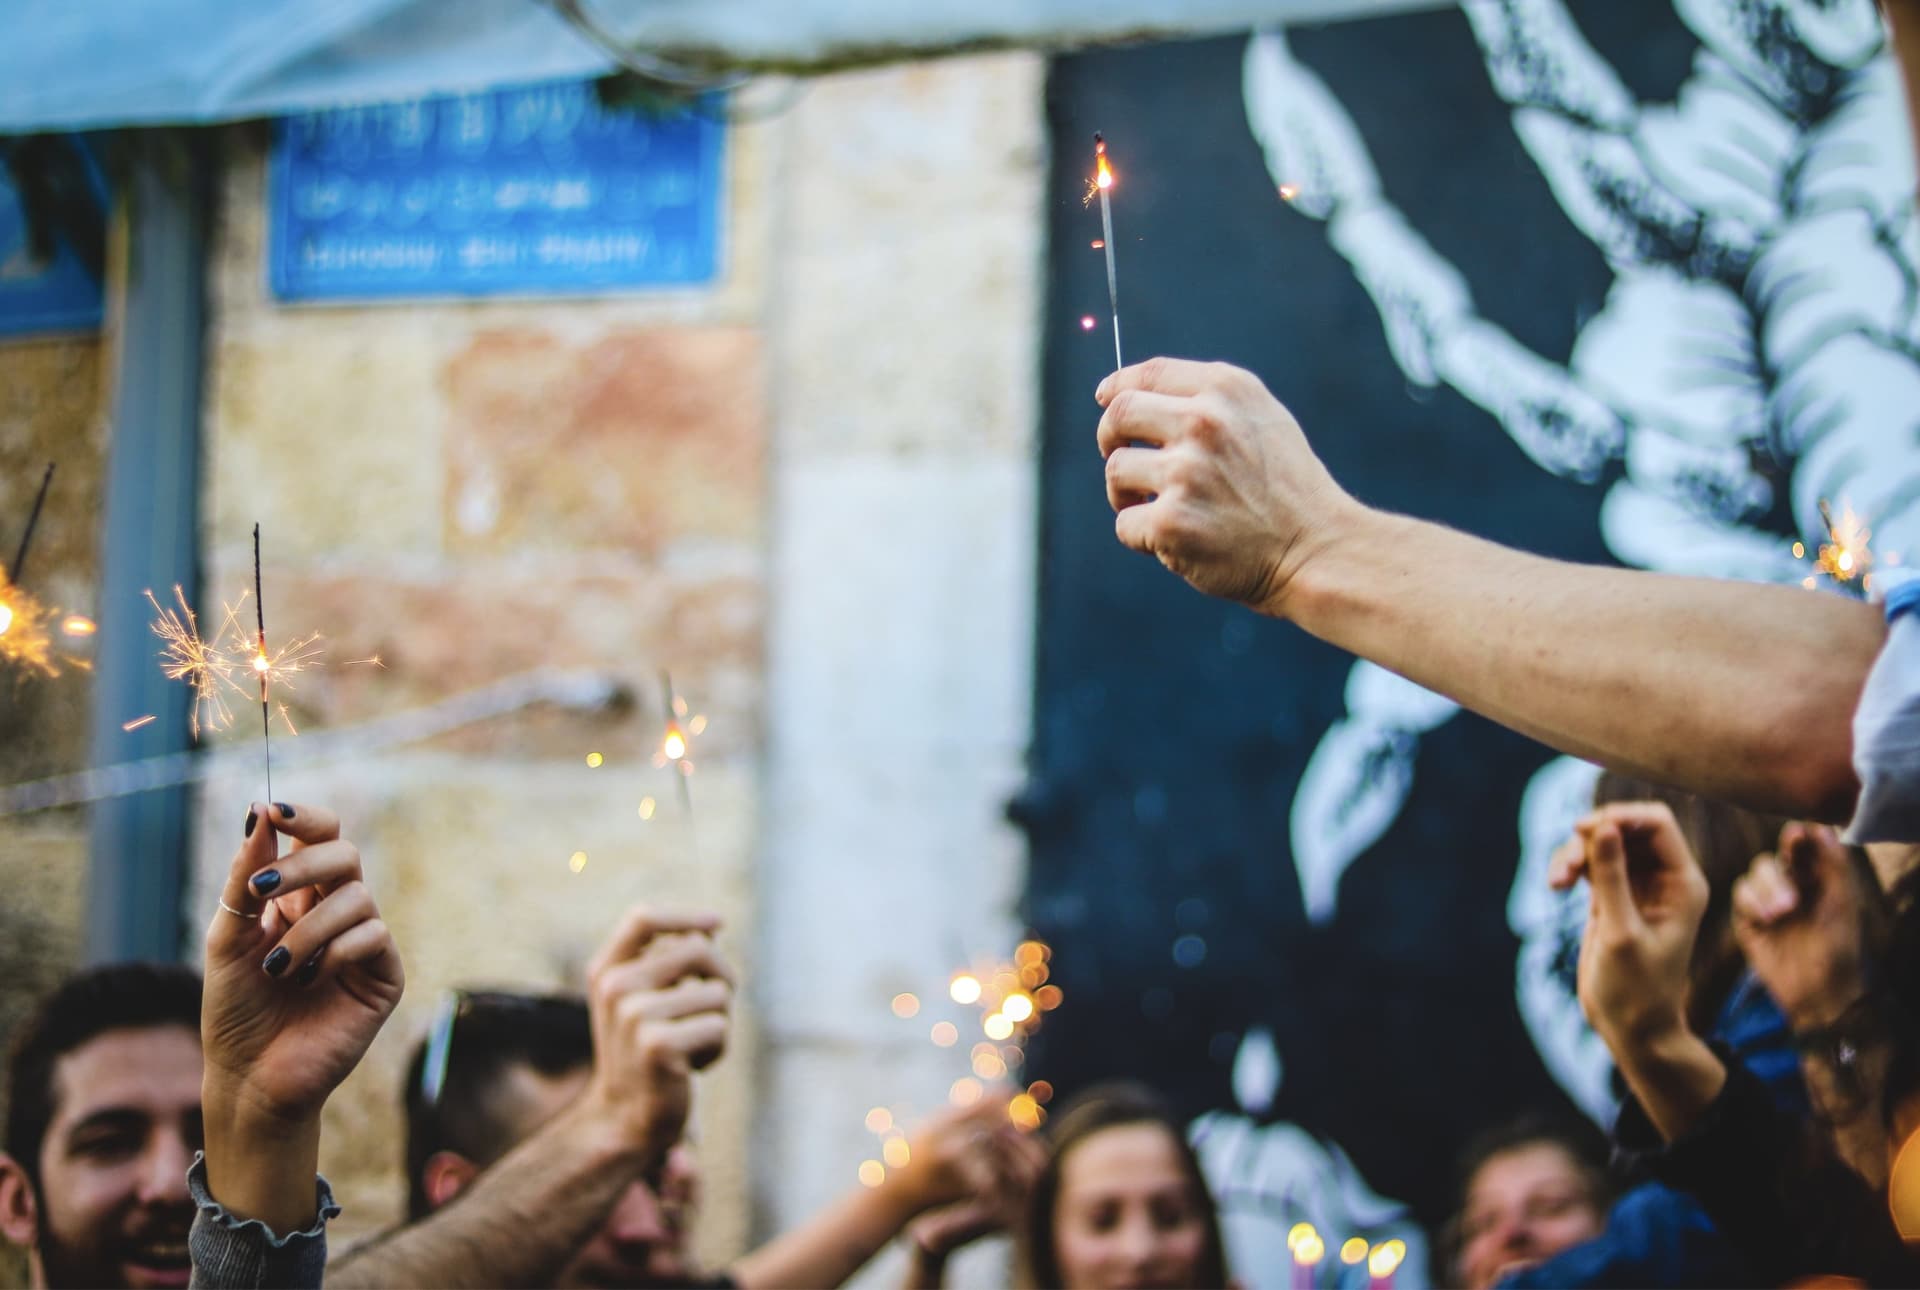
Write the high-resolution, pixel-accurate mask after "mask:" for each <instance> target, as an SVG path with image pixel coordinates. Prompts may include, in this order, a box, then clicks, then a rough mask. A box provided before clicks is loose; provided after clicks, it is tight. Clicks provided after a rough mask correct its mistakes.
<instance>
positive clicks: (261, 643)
mask: <svg viewBox="0 0 1920 1290" xmlns="http://www.w3.org/2000/svg"><path fill="white" fill-rule="evenodd" d="M253 622H254V627H255V628H256V629H257V633H258V634H257V635H256V636H255V637H254V644H255V651H256V652H255V653H254V656H253V670H254V671H255V672H258V673H259V674H260V738H261V740H262V741H263V746H264V747H265V749H266V754H267V800H268V801H269V802H271V801H272V800H273V713H272V712H271V711H270V710H269V709H268V707H267V674H268V673H269V672H270V671H272V670H273V664H272V663H271V662H270V661H268V659H267V602H266V597H265V596H264V595H262V594H261V591H260V524H259V522H258V521H257V520H256V521H255V522H254V526H253ZM289 724H291V723H289Z"/></svg>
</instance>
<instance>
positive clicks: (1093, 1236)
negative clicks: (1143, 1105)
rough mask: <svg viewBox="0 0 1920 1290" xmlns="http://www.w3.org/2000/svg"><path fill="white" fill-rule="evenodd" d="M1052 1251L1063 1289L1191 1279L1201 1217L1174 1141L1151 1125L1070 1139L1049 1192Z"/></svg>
mask: <svg viewBox="0 0 1920 1290" xmlns="http://www.w3.org/2000/svg"><path fill="white" fill-rule="evenodd" d="M1053 1220H1054V1221H1053V1232H1054V1235H1053V1240H1054V1257H1055V1259H1056V1260H1057V1261H1058V1263H1059V1267H1060V1276H1061V1279H1062V1280H1064V1281H1065V1282H1066V1284H1067V1287H1068V1290H1123V1288H1125V1287H1167V1288H1168V1290H1177V1288H1178V1287H1191V1286H1197V1285H1199V1283H1200V1276H1201V1265H1202V1264H1203V1262H1204V1261H1205V1259H1206V1253H1207V1220H1206V1216H1205V1211H1204V1210H1203V1209H1202V1200H1201V1197H1200V1196H1198V1195H1197V1194H1196V1193H1195V1187H1194V1184H1193V1182H1192V1181H1191V1180H1190V1179H1189V1177H1188V1175H1187V1170H1186V1167H1185V1160H1184V1157H1183V1156H1182V1154H1181V1151H1180V1145H1179V1143H1178V1142H1176V1141H1175V1140H1174V1138H1173V1135H1172V1134H1171V1133H1169V1132H1168V1131H1167V1130H1166V1129H1165V1128H1163V1127H1162V1126H1160V1125H1157V1124H1123V1125H1117V1126H1115V1127H1113V1128H1110V1129H1101V1130H1099V1131H1098V1132H1096V1133H1093V1134H1090V1135H1088V1136H1087V1137H1085V1138H1082V1139H1081V1140H1080V1141H1079V1142H1077V1143H1075V1144H1074V1145H1073V1147H1072V1148H1071V1149H1070V1150H1069V1151H1068V1152H1067V1156H1066V1159H1065V1160H1063V1161H1062V1162H1061V1167H1060V1191H1059V1194H1058V1195H1057V1196H1056V1197H1055V1199H1054V1211H1053Z"/></svg>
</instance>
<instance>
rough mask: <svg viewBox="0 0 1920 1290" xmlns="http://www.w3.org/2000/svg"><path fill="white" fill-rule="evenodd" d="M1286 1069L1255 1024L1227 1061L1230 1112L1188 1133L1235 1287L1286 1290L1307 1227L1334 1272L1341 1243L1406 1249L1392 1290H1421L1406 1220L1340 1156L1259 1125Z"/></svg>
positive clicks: (1291, 1127) (1303, 1134) (1416, 1228)
mask: <svg viewBox="0 0 1920 1290" xmlns="http://www.w3.org/2000/svg"><path fill="white" fill-rule="evenodd" d="M1283 1071H1284V1065H1283V1063H1282V1062H1281V1060H1280V1051H1279V1048H1278V1047H1277V1046H1276V1045H1275V1043H1274V1039H1273V1032H1272V1031H1270V1030H1268V1029H1266V1028H1265V1027H1264V1026H1256V1027H1254V1028H1253V1029H1251V1030H1249V1031H1247V1033H1246V1034H1244V1035H1242V1036H1241V1038H1240V1048H1239V1051H1238V1052H1237V1053H1236V1054H1235V1056H1234V1062H1233V1091H1234V1099H1235V1100H1236V1101H1237V1102H1238V1103H1239V1107H1240V1109H1239V1110H1238V1111H1237V1112H1227V1111H1209V1112H1207V1113H1206V1114H1205V1115H1203V1116H1201V1117H1200V1118H1198V1119H1196V1120H1195V1121H1194V1122H1193V1123H1192V1124H1191V1125H1189V1126H1188V1127H1187V1138H1188V1140H1189V1141H1190V1142H1192V1143H1193V1148H1194V1151H1195V1153H1196V1154H1197V1155H1198V1156H1199V1157H1200V1168H1201V1171H1202V1172H1203V1173H1205V1174H1206V1176H1207V1185H1208V1186H1209V1187H1211V1188H1212V1189H1213V1194H1214V1199H1215V1200H1216V1201H1217V1202H1218V1203H1219V1206H1220V1232H1221V1237H1222V1239H1224V1240H1225V1241H1226V1243H1227V1262H1228V1263H1229V1264H1230V1265H1231V1266H1232V1268H1233V1270H1234V1278H1235V1280H1236V1281H1237V1282H1238V1283H1240V1284H1242V1285H1245V1286H1247V1287H1249V1290H1269V1288H1271V1290H1287V1288H1288V1287H1290V1286H1292V1285H1293V1284H1294V1281H1293V1279H1292V1278H1293V1256H1292V1254H1291V1253H1290V1252H1289V1250H1288V1248H1287V1233H1288V1232H1289V1231H1291V1230H1292V1228H1293V1225H1294V1224H1295V1223H1312V1224H1313V1226H1314V1229H1315V1230H1316V1231H1318V1232H1319V1234H1320V1238H1321V1240H1323V1241H1324V1242H1326V1246H1327V1261H1328V1262H1330V1263H1332V1264H1333V1265H1334V1266H1338V1255H1337V1254H1335V1253H1334V1251H1336V1250H1338V1249H1339V1247H1340V1244H1341V1243H1342V1242H1343V1241H1346V1240H1347V1239H1348V1238H1350V1237H1354V1236H1359V1237H1364V1238H1365V1239H1366V1240H1367V1241H1368V1242H1369V1244H1373V1245H1378V1244H1380V1243H1382V1242H1384V1241H1392V1240H1398V1241H1402V1242H1405V1244H1406V1247H1407V1254H1406V1259H1405V1261H1404V1262H1403V1263H1402V1264H1401V1266H1400V1268H1399V1269H1398V1270H1397V1271H1396V1272H1395V1273H1394V1277H1393V1284H1394V1287H1395V1290H1426V1287H1427V1284H1428V1283H1427V1242H1426V1234H1425V1232H1424V1231H1422V1230H1421V1228H1420V1225H1419V1224H1418V1223H1416V1222H1414V1221H1413V1216H1412V1213H1411V1212H1410V1211H1409V1210H1408V1209H1407V1207H1406V1206H1405V1205H1403V1204H1401V1203H1400V1202H1399V1201H1395V1200H1389V1199H1387V1198H1386V1197H1384V1196H1381V1195H1379V1194H1377V1193H1376V1192H1375V1191H1374V1190H1373V1189H1372V1188H1371V1187H1369V1186H1368V1185H1367V1181H1366V1179H1364V1178H1362V1177H1361V1176H1360V1171H1359V1170H1358V1169H1356V1168H1354V1165H1353V1162H1352V1161H1351V1160H1349V1159H1348V1158H1347V1154H1346V1152H1344V1151H1342V1150H1341V1149H1340V1148H1339V1147H1337V1146H1335V1145H1334V1144H1333V1143H1331V1142H1326V1141H1323V1140H1321V1139H1319V1138H1316V1137H1314V1136H1313V1135H1312V1134H1311V1133H1308V1132H1307V1131H1306V1130H1305V1129H1303V1128H1301V1127H1300V1126H1299V1125H1297V1124H1288V1123H1272V1124H1267V1123H1262V1122H1261V1118H1260V1117H1263V1116H1264V1115H1265V1114H1266V1112H1267V1111H1268V1110H1270V1109H1271V1108H1272V1106H1273V1101H1274V1098H1275V1096H1276V1095H1277V1094H1278V1093H1279V1091H1280V1079H1281V1075H1282V1072H1283Z"/></svg>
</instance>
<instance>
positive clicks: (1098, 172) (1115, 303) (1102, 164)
mask: <svg viewBox="0 0 1920 1290" xmlns="http://www.w3.org/2000/svg"><path fill="white" fill-rule="evenodd" d="M1112 192H1113V168H1112V167H1111V166H1109V165H1107V141H1106V140H1105V139H1103V138H1101V137H1100V135H1099V134H1098V133H1095V134H1094V136H1093V178H1092V179H1091V180H1089V181H1088V183H1087V202H1089V203H1090V202H1092V201H1093V199H1094V198H1095V197H1096V196H1097V197H1098V198H1099V199H1100V231H1101V232H1102V233H1103V234H1104V235H1105V236H1103V237H1102V238H1101V239H1100V241H1099V242H1097V243H1095V245H1096V246H1099V247H1100V248H1101V249H1102V250H1104V251H1105V252H1106V255H1107V307H1108V308H1109V309H1110V310H1111V311H1112V313H1113V366H1114V368H1115V370H1118V369H1120V368H1122V367H1125V366H1126V363H1125V361H1124V360H1123V359H1121V357H1120V279H1119V277H1118V275H1117V274H1116V273H1115V272H1114V264H1113V201H1112V198H1111V193H1112Z"/></svg>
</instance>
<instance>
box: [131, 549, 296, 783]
mask: <svg viewBox="0 0 1920 1290" xmlns="http://www.w3.org/2000/svg"><path fill="white" fill-rule="evenodd" d="M144 594H145V595H146V597H147V603H148V604H150V605H152V606H153V608H154V612H155V614H156V615H157V617H155V618H154V620H153V623H152V628H153V634H154V635H155V636H158V637H159V638H160V641H161V648H160V670H161V671H162V672H164V673H165V674H166V676H167V679H168V680H170V681H184V682H186V684H187V685H188V686H189V687H190V688H191V689H192V690H193V708H192V710H191V713H190V715H189V725H190V728H191V730H192V732H193V738H194V739H195V741H198V740H199V738H200V732H201V731H202V730H203V729H204V730H225V729H227V728H228V727H230V726H231V725H232V724H233V709H232V707H230V706H229V704H228V702H227V690H228V689H229V688H231V689H232V690H233V692H234V693H236V694H241V695H245V696H247V697H248V698H251V697H252V691H251V690H249V689H248V687H247V686H246V685H244V684H242V682H241V681H240V679H239V674H240V673H242V672H244V671H252V672H253V673H254V674H255V675H256V676H257V677H258V678H259V684H260V689H261V690H262V691H263V692H264V691H265V690H266V689H267V688H268V686H269V685H270V684H271V683H272V682H273V681H280V682H281V683H283V684H290V683H289V682H287V677H288V676H290V675H291V674H292V673H294V672H299V671H304V670H305V669H306V668H308V667H311V666H314V664H315V660H316V658H317V657H318V655H319V652H320V648H319V641H320V637H319V636H318V635H317V634H312V635H307V636H303V637H300V638H299V639H298V640H295V641H292V642H289V643H288V644H286V645H284V646H282V647H281V648H279V649H277V650H274V649H270V648H268V646H267V644H266V639H265V636H264V635H263V634H261V633H259V632H258V631H256V632H255V634H254V639H253V641H252V642H251V643H249V642H248V640H247V635H248V633H247V630H246V629H245V628H244V627H242V626H241V625H240V613H241V611H242V610H243V609H244V608H245V607H246V603H247V594H248V593H247V592H245V591H242V592H241V593H240V598H239V600H237V601H235V602H234V603H233V604H230V605H229V604H223V605H222V606H221V611H222V616H221V619H220V626H219V628H218V629H217V630H215V632H214V634H213V637H212V638H211V639H208V638H207V637H204V636H202V635H201V634H200V620H199V618H198V617H197V616H196V615H195V614H194V612H193V606H192V605H190V604H188V603H187V595H186V592H185V591H183V590H181V588H180V586H179V584H177V583H176V584H175V585H174V588H173V598H174V603H175V604H176V605H178V606H179V608H178V609H175V608H172V607H169V606H165V605H162V604H161V603H160V602H159V601H158V600H156V599H155V598H154V594H153V592H152V591H150V590H149V591H147V592H145V593H144ZM254 617H255V622H256V625H258V624H259V623H261V622H262V621H263V619H264V615H261V614H260V613H258V612H257V611H256V613H255V615H254ZM265 702H266V701H265V700H264V699H263V700H262V704H263V708H262V715H261V724H262V728H263V729H264V728H265V727H266V726H267V725H268V724H269V723H270V722H271V720H272V714H271V710H270V709H268V708H266V707H265V706H264V705H265ZM281 720H282V721H284V722H285V723H286V726H287V730H288V731H289V732H290V733H293V734H298V733H299V731H298V730H296V729H295V728H294V725H293V718H292V717H291V716H290V715H288V713H287V711H286V707H285V705H284V704H283V705H281ZM268 768H269V778H268V797H269V799H271V797H272V778H271V768H272V762H271V760H269V762H268Z"/></svg>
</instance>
